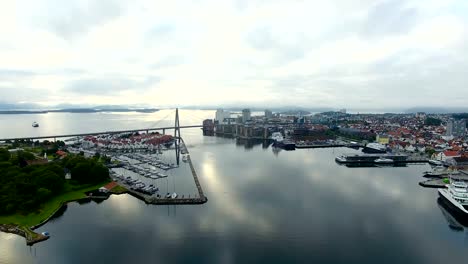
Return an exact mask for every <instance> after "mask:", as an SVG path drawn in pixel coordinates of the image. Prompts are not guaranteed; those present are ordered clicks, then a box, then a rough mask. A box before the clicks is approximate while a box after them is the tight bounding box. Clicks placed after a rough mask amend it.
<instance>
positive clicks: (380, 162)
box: [374, 158, 395, 164]
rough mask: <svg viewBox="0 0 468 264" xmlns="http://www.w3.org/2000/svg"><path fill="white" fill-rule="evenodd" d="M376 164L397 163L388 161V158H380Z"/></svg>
mask: <svg viewBox="0 0 468 264" xmlns="http://www.w3.org/2000/svg"><path fill="white" fill-rule="evenodd" d="M374 162H375V163H378V164H392V163H394V162H395V161H394V160H392V159H386V158H378V159H376V160H374Z"/></svg>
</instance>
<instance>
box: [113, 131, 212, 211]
mask: <svg viewBox="0 0 468 264" xmlns="http://www.w3.org/2000/svg"><path fill="white" fill-rule="evenodd" d="M181 140H182V139H181ZM182 142H183V140H182ZM183 143H184V145H185V142H183ZM186 152H187V154H188V151H186ZM187 163H188V164H189V165H190V170H191V172H192V176H193V180H194V181H195V186H196V187H197V191H198V197H185V195H183V197H180V196H178V197H177V198H166V197H156V196H154V195H147V194H143V193H141V192H137V191H134V190H131V189H130V186H129V185H127V184H125V183H124V182H123V181H122V180H120V179H114V180H115V181H117V182H118V183H119V184H120V185H122V186H124V187H125V188H126V189H127V193H128V194H130V195H132V196H134V197H136V198H138V199H140V200H143V201H144V202H145V203H146V204H160V205H163V204H204V203H206V202H207V201H208V198H207V197H206V196H205V194H204V193H203V189H202V187H201V184H200V181H199V180H198V175H197V172H196V171H195V168H194V167H193V164H192V159H191V158H190V155H188V156H187Z"/></svg>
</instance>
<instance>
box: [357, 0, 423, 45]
mask: <svg viewBox="0 0 468 264" xmlns="http://www.w3.org/2000/svg"><path fill="white" fill-rule="evenodd" d="M408 4H409V2H408V1H404V0H384V1H380V2H377V3H376V4H375V5H374V6H373V7H372V8H371V9H370V10H369V13H368V15H367V20H366V22H365V24H364V26H363V30H362V34H363V35H364V36H365V37H385V36H386V35H393V34H406V33H408V32H409V31H410V30H411V29H412V28H413V27H414V26H416V25H417V22H418V11H417V9H416V8H414V7H409V6H408Z"/></svg>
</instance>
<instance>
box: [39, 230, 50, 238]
mask: <svg viewBox="0 0 468 264" xmlns="http://www.w3.org/2000/svg"><path fill="white" fill-rule="evenodd" d="M41 235H43V236H46V237H48V236H50V234H49V232H47V231H45V232H42V233H41Z"/></svg>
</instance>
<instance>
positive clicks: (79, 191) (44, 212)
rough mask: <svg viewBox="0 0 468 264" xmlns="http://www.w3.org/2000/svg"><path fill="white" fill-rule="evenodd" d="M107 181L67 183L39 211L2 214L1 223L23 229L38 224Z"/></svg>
mask: <svg viewBox="0 0 468 264" xmlns="http://www.w3.org/2000/svg"><path fill="white" fill-rule="evenodd" d="M107 183H109V181H106V182H103V183H100V184H96V185H86V186H73V185H70V184H68V183H67V184H66V186H65V190H64V193H63V194H61V195H59V196H56V197H53V198H51V199H50V200H49V201H47V202H45V203H44V204H42V205H41V208H40V209H39V210H38V211H37V212H33V213H29V214H27V215H23V214H14V215H7V216H0V224H14V225H18V226H20V227H23V229H24V228H26V229H28V228H29V227H31V226H34V225H37V224H39V223H41V222H42V221H44V220H45V219H47V218H48V217H49V216H50V215H51V214H52V213H54V212H55V211H56V210H57V209H58V208H59V207H60V206H61V205H62V203H65V202H69V201H73V200H77V199H80V198H85V197H86V195H85V192H87V191H91V190H95V189H98V188H99V187H102V186H104V185H106V184H107Z"/></svg>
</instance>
